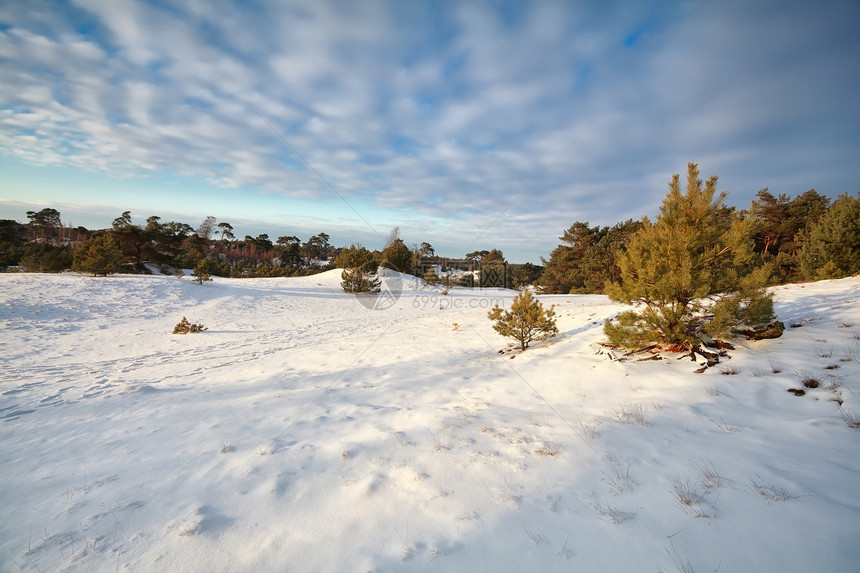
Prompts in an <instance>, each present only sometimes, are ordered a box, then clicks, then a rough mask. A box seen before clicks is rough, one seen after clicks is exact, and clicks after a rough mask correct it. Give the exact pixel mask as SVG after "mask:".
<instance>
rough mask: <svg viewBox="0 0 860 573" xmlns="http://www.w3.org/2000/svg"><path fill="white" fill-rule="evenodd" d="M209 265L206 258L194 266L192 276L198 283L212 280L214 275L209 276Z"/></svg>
mask: <svg viewBox="0 0 860 573" xmlns="http://www.w3.org/2000/svg"><path fill="white" fill-rule="evenodd" d="M207 266H208V263H207V262H206V259H201V260H200V262H199V263H197V265H196V266H195V267H194V272H193V273H191V276H192V277H194V280H195V281H197V284H199V285H202V284H203V283H205V282H209V281H211V280H212V277H211V276H209V272H208V271H207Z"/></svg>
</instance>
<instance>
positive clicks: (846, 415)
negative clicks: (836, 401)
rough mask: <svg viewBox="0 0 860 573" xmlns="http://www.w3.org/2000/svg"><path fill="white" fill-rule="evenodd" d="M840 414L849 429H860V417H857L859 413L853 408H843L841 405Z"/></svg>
mask: <svg viewBox="0 0 860 573" xmlns="http://www.w3.org/2000/svg"><path fill="white" fill-rule="evenodd" d="M839 414H840V415H841V416H842V419H843V420H845V423H846V424H848V427H849V428H855V429H860V416H857V412H855V411H854V409H853V408H843V407H842V406H841V405H840V406H839Z"/></svg>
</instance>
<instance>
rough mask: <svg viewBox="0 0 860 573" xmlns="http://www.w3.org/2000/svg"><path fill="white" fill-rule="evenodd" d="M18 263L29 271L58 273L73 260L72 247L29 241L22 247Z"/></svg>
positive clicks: (69, 265)
mask: <svg viewBox="0 0 860 573" xmlns="http://www.w3.org/2000/svg"><path fill="white" fill-rule="evenodd" d="M20 257H21V258H20V260H19V261H18V264H19V265H20V266H22V267H24V269H26V270H27V271H29V272H31V273H60V272H63V271H64V270H66V269H68V268H70V267H71V266H72V262H73V255H72V249H70V248H68V247H55V246H53V245H48V244H45V243H30V244H28V245H27V246H26V247H24V249H23V252H22V253H21V255H20Z"/></svg>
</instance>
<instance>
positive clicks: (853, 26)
mask: <svg viewBox="0 0 860 573" xmlns="http://www.w3.org/2000/svg"><path fill="white" fill-rule="evenodd" d="M858 30H860V4H858V2H856V1H854V0H845V1H830V0H820V1H815V2H812V1H809V0H803V1H757V0H742V1H737V2H735V1H731V0H729V1H696V0H690V1H681V2H670V1H653V2H649V1H645V0H631V1H619V2H604V1H597V0H595V1H574V0H571V1H551V0H546V1H536V2H523V1H511V2H472V1H468V0H466V1H461V2H454V1H445V0H437V1H426V2H422V1H417V0H415V1H398V0H394V1H390V2H389V1H371V0H345V1H331V2H323V1H319V0H300V1H292V2H286V1H274V0H273V1H251V2H228V1H213V0H177V1H175V2H174V1H170V0H163V1H152V2H142V1H135V0H75V1H71V2H54V1H42V0H10V1H8V2H2V3H0V218H6V219H17V220H19V221H22V222H24V221H26V215H25V213H26V211H28V210H34V209H35V210H38V209H40V208H44V207H53V208H56V209H58V210H59V211H60V212H61V214H62V216H63V220H64V222H66V223H71V224H74V225H84V226H87V227H89V228H103V227H107V226H109V225H110V222H111V221H112V220H113V219H114V218H115V217H117V216H119V215H120V214H121V213H122V212H123V211H126V210H130V211H131V212H132V216H133V218H134V220H135V222H138V223H143V222H144V221H145V219H146V217H148V216H150V215H159V216H161V217H162V219H163V220H165V221H167V220H176V221H180V222H185V223H189V224H192V225H194V226H196V225H198V224H199V222H200V221H202V219H203V218H204V217H205V216H207V215H213V216H215V217H216V218H217V219H218V221H227V222H229V223H231V224H232V225H233V226H234V228H235V229H236V233H237V235H238V236H239V237H243V236H244V235H246V234H250V235H257V234H259V233H268V234H269V235H270V236H271V237H272V238H273V239H274V238H276V237H278V236H282V235H298V236H300V237H301V238H303V239H306V238H307V237H308V236H310V235H312V234H316V233H319V232H321V231H322V232H326V233H328V234H329V235H331V241H332V243H333V244H335V245H343V244H348V243H352V242H360V243H362V244H364V245H367V246H368V247H370V248H380V247H382V245H383V243H384V240H385V238H386V237H387V236H388V234H389V231H390V230H391V228H392V227H393V226H395V225H398V226H399V227H400V232H401V236H402V237H403V238H404V239H405V240H406V242H407V243H408V244H411V243H420V242H421V241H428V242H430V243H432V244H433V245H434V247H436V250H437V252H441V253H443V254H446V255H449V256H461V255H462V254H464V253H466V252H468V251H474V250H481V249H491V248H500V249H502V250H503V251H504V252H505V254H506V255H507V256H508V259H509V260H512V261H514V262H524V261H526V260H530V261H532V262H538V258H539V257H540V256H541V255H543V256H548V255H549V252H550V251H551V250H552V249H553V248H554V247H555V246H556V245H557V244H558V242H559V241H558V236H559V235H560V234H561V233H562V232H563V231H564V229H566V228H567V227H569V226H570V225H571V224H572V223H573V222H574V221H588V222H590V223H591V224H592V225H597V224H600V225H612V224H614V223H616V222H618V221H621V220H625V219H628V218H631V217H632V218H639V217H641V216H642V215H646V214H647V215H654V214H655V213H656V212H657V208H658V206H659V203H660V201H661V200H662V198H663V196H664V195H665V193H666V183H667V182H668V180H669V178H670V177H671V175H672V174H673V173H677V172H683V171H684V170H685V169H686V164H687V163H688V162H690V161H694V162H697V163H699V165H700V167H701V170H702V175H703V176H708V175H711V174H718V175H719V176H720V187H721V188H722V189H725V190H727V191H729V194H730V195H729V203H730V204H733V205H737V206H741V207H746V206H747V205H748V204H749V200H750V199H751V198H752V197H753V196H754V194H755V193H756V191H758V190H759V189H761V188H763V187H769V188H770V190H771V192H773V193H785V194H788V195H792V196H794V195H797V194H799V193H802V192H804V191H806V190H808V189H810V188H815V189H817V190H818V191H819V192H821V193H824V194H826V195H829V196H831V197H835V196H837V195H838V194H840V193H844V192H852V193H853V192H856V191H857V190H858V189H860V109H858V106H860V33H859V32H858Z"/></svg>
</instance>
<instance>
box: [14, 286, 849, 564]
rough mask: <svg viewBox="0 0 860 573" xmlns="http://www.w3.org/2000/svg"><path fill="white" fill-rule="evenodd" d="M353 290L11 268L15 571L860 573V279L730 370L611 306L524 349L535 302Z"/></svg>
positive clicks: (749, 346) (572, 313) (564, 301)
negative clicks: (621, 331) (641, 343)
mask: <svg viewBox="0 0 860 573" xmlns="http://www.w3.org/2000/svg"><path fill="white" fill-rule="evenodd" d="M339 283H340V271H330V272H327V273H323V274H320V275H315V276H310V277H302V278H290V279H243V280H228V279H218V278H216V279H215V281H214V282H213V283H209V284H205V285H202V286H201V285H197V284H195V283H193V282H191V281H190V280H189V279H187V278H183V279H178V278H175V277H158V276H113V277H109V278H106V279H105V278H98V279H95V278H89V277H84V276H79V275H74V274H62V275H32V274H27V275H25V274H2V275H0V325H2V332H3V336H2V340H0V358H2V361H3V370H2V379H0V384H2V385H0V438H2V439H0V463H2V468H3V476H4V478H3V483H4V487H3V488H2V490H0V515H3V516H4V519H3V521H2V524H0V570H3V571H18V570H22V571H117V570H120V571H124V570H128V571H287V570H289V571H377V570H378V571H524V570H530V571H570V570H576V571H658V570H659V571H689V570H696V571H714V570H720V571H782V572H784V571H803V572H808V571H831V572H832V571H844V572H856V571H857V570H858V563H860V542H858V541H860V479H858V475H860V429H854V428H851V427H849V425H848V424H847V423H846V420H845V419H844V416H846V417H848V418H849V419H851V417H852V416H853V417H854V419H855V420H856V419H857V416H860V414H858V413H860V279H858V278H849V279H843V280H837V281H825V282H820V283H814V284H807V285H791V286H785V287H777V289H776V309H777V313H778V315H779V317H780V319H781V320H783V321H784V322H785V323H786V325H787V326H789V325H793V326H789V327H788V328H787V330H786V332H785V335H784V336H783V337H782V338H780V339H777V340H770V341H760V342H754V343H746V342H743V341H738V344H737V349H736V350H734V351H732V352H731V359H730V360H724V361H723V362H721V363H720V364H719V365H718V366H717V367H715V368H711V369H709V370H708V371H706V372H705V373H704V374H694V373H693V370H694V367H695V364H693V363H692V362H690V361H689V359H683V360H678V359H677V357H672V356H669V357H665V358H664V359H663V360H660V361H649V362H636V361H634V360H629V361H625V362H619V361H611V360H610V359H609V358H608V357H607V356H606V355H602V354H598V353H596V349H597V347H596V345H595V343H596V342H597V341H600V340H602V338H603V337H602V321H603V320H604V319H605V318H607V317H609V316H611V315H613V314H614V313H616V312H618V311H619V310H621V308H622V307H620V306H618V305H615V304H613V303H610V302H609V300H608V299H607V298H605V297H602V296H545V297H541V299H542V300H544V301H545V302H546V303H549V304H555V305H557V308H556V312H557V314H558V315H559V329H560V331H561V334H560V335H559V336H558V337H557V338H555V339H553V340H551V341H549V342H548V343H546V344H544V345H539V346H537V347H534V348H532V349H529V350H528V351H527V352H526V353H524V354H505V355H502V354H499V353H498V351H499V350H500V349H502V348H506V347H507V344H508V341H506V340H503V339H502V338H501V337H499V336H498V335H497V334H496V333H495V332H494V331H493V330H492V325H491V323H490V321H489V320H488V319H487V317H486V314H487V311H488V310H489V308H491V307H492V306H493V305H494V304H503V305H508V304H510V301H511V299H512V298H513V296H514V294H515V293H513V292H511V291H503V290H497V289H496V290H478V289H475V290H468V289H459V288H458V289H453V290H452V291H451V292H450V293H449V295H447V296H442V295H441V294H440V293H438V292H435V291H432V290H429V289H428V288H427V287H421V286H420V285H417V284H415V283H403V284H401V285H400V287H399V288H398V290H399V292H396V293H394V294H395V295H396V296H394V298H393V299H392V303H391V304H390V305H386V306H385V308H384V309H381V310H380V308H382V307H379V306H377V307H376V309H374V306H373V305H368V304H363V302H366V301H361V300H358V299H356V298H355V297H353V296H351V295H348V294H345V293H343V292H342V291H341V289H340V286H339ZM183 316H185V317H187V318H188V320H189V321H191V322H192V323H201V324H203V325H205V326H206V327H207V328H208V330H207V331H206V332H203V333H199V334H190V335H173V334H171V333H172V330H173V327H174V325H175V324H176V323H177V322H179V320H180V319H181V318H182V317H183ZM804 379H806V380H807V381H809V380H812V379H814V380H816V381H817V382H818V387H817V388H809V387H804V385H803V382H802V381H803V380H804ZM809 385H814V384H812V383H811V382H810V383H809ZM789 389H795V390H800V389H803V390H804V394H805V395H803V396H796V395H795V394H794V393H791V392H788V390H789ZM839 402H843V404H842V409H841V410H840V408H839V407H838V403H839Z"/></svg>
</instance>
